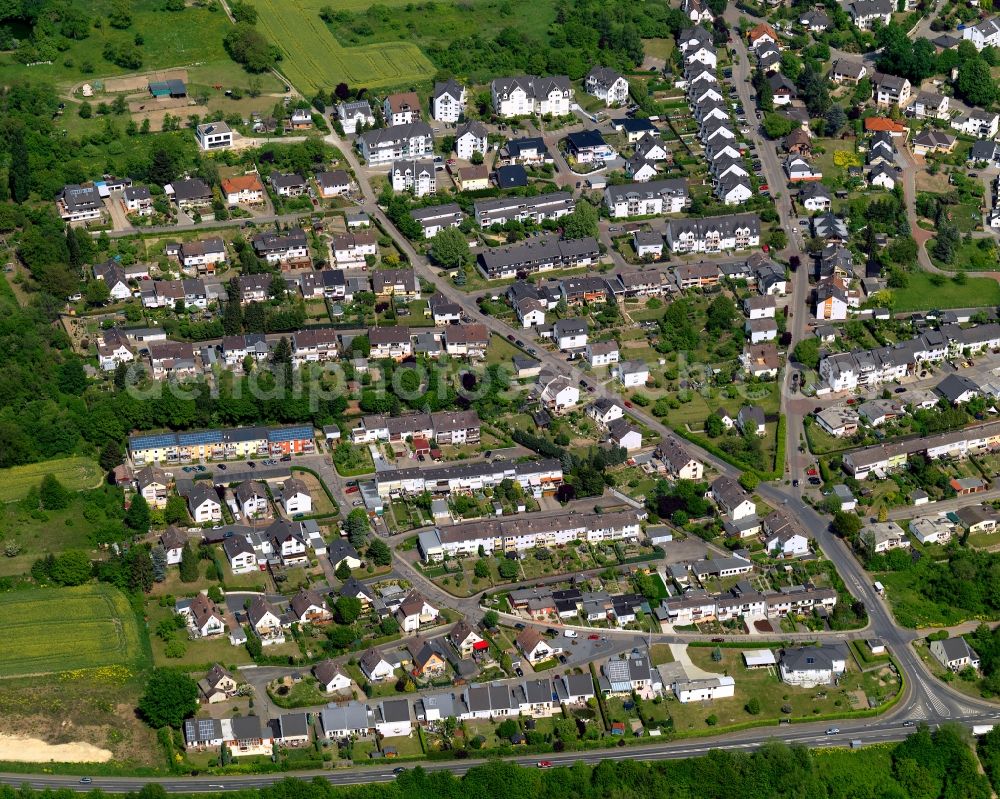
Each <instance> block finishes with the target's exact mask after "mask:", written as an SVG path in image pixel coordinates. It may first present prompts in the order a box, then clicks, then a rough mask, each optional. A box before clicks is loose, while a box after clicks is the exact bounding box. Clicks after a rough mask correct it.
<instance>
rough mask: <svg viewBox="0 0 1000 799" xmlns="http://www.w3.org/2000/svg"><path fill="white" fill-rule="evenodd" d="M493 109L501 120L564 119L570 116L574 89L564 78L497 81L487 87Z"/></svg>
mask: <svg viewBox="0 0 1000 799" xmlns="http://www.w3.org/2000/svg"><path fill="white" fill-rule="evenodd" d="M490 94H491V95H492V98H493V110H494V111H496V113H497V114H498V115H499V116H501V117H504V118H512V117H522V116H531V115H532V114H538V115H540V116H545V115H546V114H551V115H552V116H556V117H558V116H565V115H567V114H568V113H570V103H571V102H572V100H573V86H572V84H571V83H570V80H569V78H567V77H566V76H565V75H555V76H553V77H538V76H533V75H522V76H519V77H513V78H497V79H496V80H494V81H493V82H492V83H491V84H490Z"/></svg>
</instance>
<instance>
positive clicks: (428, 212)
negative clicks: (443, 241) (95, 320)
mask: <svg viewBox="0 0 1000 799" xmlns="http://www.w3.org/2000/svg"><path fill="white" fill-rule="evenodd" d="M410 216H412V217H413V218H414V219H415V220H417V222H418V223H419V224H420V227H422V228H423V230H424V238H425V239H432V238H434V236H436V235H437V234H438V233H440V232H441V231H442V230H447V229H448V228H453V227H458V226H459V225H461V224H462V220H463V219H465V214H464V213H462V209H461V208H459V207H458V205H457V204H456V203H445V204H443V205H430V206H427V207H426V208H414V209H413V210H412V211H410Z"/></svg>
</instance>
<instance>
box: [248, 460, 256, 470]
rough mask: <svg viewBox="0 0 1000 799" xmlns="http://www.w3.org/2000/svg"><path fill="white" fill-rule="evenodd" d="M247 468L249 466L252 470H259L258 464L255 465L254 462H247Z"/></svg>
mask: <svg viewBox="0 0 1000 799" xmlns="http://www.w3.org/2000/svg"><path fill="white" fill-rule="evenodd" d="M247 466H249V467H250V468H251V469H256V468H257V464H256V463H254V462H253V461H247Z"/></svg>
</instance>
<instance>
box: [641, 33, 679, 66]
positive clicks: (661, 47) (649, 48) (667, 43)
mask: <svg viewBox="0 0 1000 799" xmlns="http://www.w3.org/2000/svg"><path fill="white" fill-rule="evenodd" d="M642 49H643V51H644V52H645V53H646V55H647V56H649V57H650V58H662V59H663V60H664V61H669V60H670V55H671V53H673V52H674V40H673V39H669V38H667V39H643V40H642Z"/></svg>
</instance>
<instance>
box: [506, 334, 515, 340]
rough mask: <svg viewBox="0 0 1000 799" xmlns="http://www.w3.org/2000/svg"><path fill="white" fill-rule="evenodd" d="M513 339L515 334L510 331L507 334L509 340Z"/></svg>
mask: <svg viewBox="0 0 1000 799" xmlns="http://www.w3.org/2000/svg"><path fill="white" fill-rule="evenodd" d="M513 340H514V334H513V333H508V334H507V341H513Z"/></svg>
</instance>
